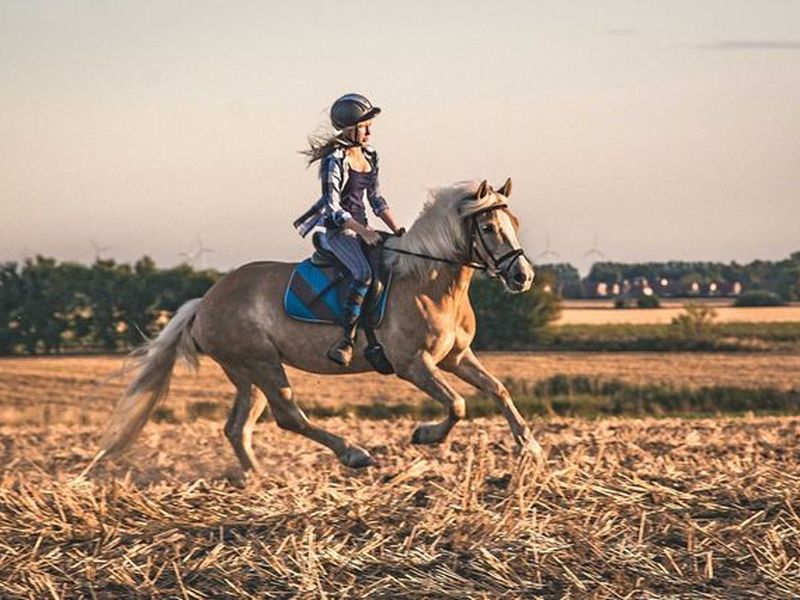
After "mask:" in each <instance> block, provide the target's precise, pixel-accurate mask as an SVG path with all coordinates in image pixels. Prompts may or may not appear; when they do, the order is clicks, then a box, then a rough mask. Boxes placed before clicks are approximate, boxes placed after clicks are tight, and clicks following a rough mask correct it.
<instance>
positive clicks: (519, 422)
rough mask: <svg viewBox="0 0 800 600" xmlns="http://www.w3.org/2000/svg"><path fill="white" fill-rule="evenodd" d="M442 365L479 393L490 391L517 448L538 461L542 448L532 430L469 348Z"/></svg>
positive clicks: (500, 384) (506, 393)
mask: <svg viewBox="0 0 800 600" xmlns="http://www.w3.org/2000/svg"><path fill="white" fill-rule="evenodd" d="M441 366H442V368H443V369H445V370H447V371H449V372H451V373H453V374H454V375H456V376H457V377H459V378H460V379H463V380H464V381H466V382H467V383H469V384H471V385H474V386H475V387H476V388H478V389H479V390H481V391H482V392H485V393H487V394H490V395H491V397H492V399H493V400H494V401H495V404H497V405H498V406H499V407H500V410H501V411H502V413H503V416H504V417H505V418H506V421H508V424H509V426H510V427H511V434H512V435H513V436H514V441H515V442H516V443H517V448H519V450H520V451H521V452H523V453H526V454H531V455H533V456H534V457H535V458H536V459H537V460H540V459H541V457H542V447H541V446H540V445H539V442H537V441H536V440H535V439H534V437H533V434H531V430H530V429H529V428H528V426H527V425H526V424H525V421H524V419H523V418H522V415H520V414H519V411H518V410H517V407H516V406H515V405H514V401H513V400H512V399H511V394H509V392H508V390H507V389H506V386H504V385H503V384H502V383H501V382H500V381H499V380H498V379H497V378H496V377H495V376H494V375H492V374H491V373H489V371H487V370H486V367H484V366H483V365H482V364H481V362H480V361H479V360H478V357H477V356H475V353H474V352H472V349H471V348H467V349H466V350H465V351H464V352H463V353H462V354H460V355H458V356H457V357H455V358H454V359H453V360H445V361H444V362H442V365H441Z"/></svg>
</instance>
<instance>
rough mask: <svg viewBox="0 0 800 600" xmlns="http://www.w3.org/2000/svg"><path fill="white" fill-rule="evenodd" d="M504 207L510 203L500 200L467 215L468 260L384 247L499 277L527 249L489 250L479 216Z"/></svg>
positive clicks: (399, 252)
mask: <svg viewBox="0 0 800 600" xmlns="http://www.w3.org/2000/svg"><path fill="white" fill-rule="evenodd" d="M504 208H508V204H506V203H505V202H499V203H497V204H492V205H491V206H487V207H485V208H481V209H480V210H477V211H475V212H474V213H472V214H470V215H469V216H468V217H467V218H468V219H469V220H470V222H469V238H470V245H469V257H468V259H467V260H452V259H450V258H441V257H437V256H431V255H430V254H424V253H422V252H411V251H410V250H402V249H400V248H389V247H387V246H384V247H383V249H384V250H388V251H389V252H396V253H397V254H406V255H408V256H416V257H417V258H424V259H426V260H433V261H436V262H443V263H446V264H449V265H456V266H459V267H469V268H470V269H475V270H477V271H486V273H487V274H488V275H489V276H491V277H497V276H498V275H501V274H503V272H504V271H505V270H506V269H508V268H509V267H510V266H511V265H512V264H513V262H514V259H516V258H517V257H519V256H524V255H525V251H524V250H523V249H522V248H514V249H512V250H509V251H508V252H506V253H505V254H503V255H502V256H499V257H495V256H494V255H493V254H492V253H491V251H490V250H489V246H488V245H487V244H486V240H485V239H484V237H483V232H482V231H481V228H480V226H479V225H478V217H479V216H481V215H484V214H486V213H489V212H494V211H496V210H501V209H504ZM479 243H480V246H482V247H483V252H484V253H485V254H486V256H487V257H488V260H487V259H486V258H484V257H482V256H481V253H480V251H479V250H478V244H479ZM503 263H507V264H506V266H505V267H503V266H502V265H503Z"/></svg>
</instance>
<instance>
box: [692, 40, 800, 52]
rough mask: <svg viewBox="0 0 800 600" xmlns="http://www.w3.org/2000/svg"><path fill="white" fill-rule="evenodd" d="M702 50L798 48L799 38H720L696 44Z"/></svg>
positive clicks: (799, 46)
mask: <svg viewBox="0 0 800 600" xmlns="http://www.w3.org/2000/svg"><path fill="white" fill-rule="evenodd" d="M697 48H702V49H703V50H800V40H722V41H719V42H713V43H711V44H697Z"/></svg>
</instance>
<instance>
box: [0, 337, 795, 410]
mask: <svg viewBox="0 0 800 600" xmlns="http://www.w3.org/2000/svg"><path fill="white" fill-rule="evenodd" d="M481 357H482V360H483V362H484V363H485V364H486V366H487V367H488V368H489V369H490V370H491V371H492V372H493V373H495V374H496V375H497V376H498V377H500V378H508V377H513V378H517V379H523V380H530V381H533V380H538V379H546V378H548V377H551V376H553V375H556V374H559V373H561V374H566V375H589V376H597V377H602V378H606V379H611V378H617V379H621V380H624V381H627V382H630V383H637V384H651V383H662V382H666V383H669V384H672V385H675V386H684V385H686V386H692V387H700V386H704V385H718V386H738V387H750V388H755V387H765V386H769V387H776V388H780V389H792V388H797V387H800V355H797V354H746V353H732V354H722V353H708V354H704V353H616V354H615V353H588V352H569V353H551V352H543V353H485V354H482V355H481ZM122 365H123V358H122V357H121V356H94V357H36V358H2V359H0V424H3V423H6V424H11V423H29V424H35V423H58V422H60V423H89V422H94V421H96V420H97V419H99V418H102V417H103V416H104V415H105V414H106V413H107V412H108V411H109V410H110V408H111V406H113V404H114V402H115V401H116V399H117V398H118V397H119V394H120V393H121V390H122V386H123V382H124V378H120V377H113V375H114V374H115V373H116V372H119V370H120V369H121V367H122ZM289 378H290V381H291V382H292V384H293V385H294V387H295V390H296V392H297V396H298V400H299V402H300V403H301V404H303V403H306V404H314V405H317V406H335V405H336V404H337V403H340V402H341V401H342V399H346V400H347V403H349V404H353V405H355V404H361V403H387V404H391V403H393V402H414V401H419V400H421V399H422V398H424V395H423V394H422V393H421V392H419V391H418V390H416V388H414V387H412V386H411V385H410V384H408V383H405V382H403V381H401V380H399V379H398V378H396V377H394V376H382V375H378V374H377V373H371V374H364V375H354V376H337V377H322V376H319V375H313V374H309V373H304V372H301V371H297V370H293V369H290V370H289ZM451 380H452V381H453V382H454V384H455V386H456V387H457V388H458V389H459V390H460V391H461V392H462V393H463V394H465V395H469V394H472V393H473V391H474V390H473V389H472V388H470V387H469V386H468V385H466V384H464V383H462V382H460V381H457V380H455V379H452V378H451ZM232 397H233V386H232V385H231V384H230V383H229V382H228V380H227V379H226V378H225V375H224V374H223V373H222V371H221V369H220V368H219V367H218V366H217V365H216V363H214V362H213V361H212V360H210V359H208V358H204V359H203V360H202V364H201V368H200V371H199V372H198V373H196V374H195V373H192V372H191V371H188V370H186V369H184V368H182V367H180V366H179V367H178V368H176V370H175V376H174V378H173V382H172V387H171V392H170V396H169V398H167V400H166V403H165V406H167V407H170V408H171V409H173V410H175V411H176V412H178V413H180V412H181V411H182V410H184V409H185V407H186V406H187V404H189V403H198V402H215V403H216V402H220V401H222V402H226V401H228V400H229V399H232Z"/></svg>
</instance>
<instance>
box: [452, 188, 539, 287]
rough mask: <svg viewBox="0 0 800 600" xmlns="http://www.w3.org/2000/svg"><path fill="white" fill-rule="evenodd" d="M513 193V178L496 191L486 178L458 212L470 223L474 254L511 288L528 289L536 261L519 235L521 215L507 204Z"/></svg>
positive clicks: (469, 230) (471, 249)
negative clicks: (531, 257) (528, 252)
mask: <svg viewBox="0 0 800 600" xmlns="http://www.w3.org/2000/svg"><path fill="white" fill-rule="evenodd" d="M510 195H511V179H507V180H506V182H505V183H504V184H503V186H502V187H501V188H500V189H499V190H497V191H495V190H493V189H492V187H491V186H490V185H489V184H488V183H487V182H486V181H485V180H484V181H483V182H482V183H481V184H480V185H479V186H478V190H477V192H476V193H475V196H474V197H471V198H468V199H467V200H465V201H464V202H463V203H462V206H461V207H460V210H459V212H460V213H461V215H462V217H463V218H464V219H465V221H466V223H467V226H468V232H469V237H470V240H469V243H470V252H471V254H472V256H473V257H474V258H475V259H477V261H478V262H480V263H482V264H484V265H486V267H487V270H488V271H489V273H490V274H492V275H496V276H498V277H499V278H500V279H501V280H502V282H503V285H505V287H506V289H508V290H509V291H510V292H525V291H527V290H529V289H530V287H531V284H532V283H533V276H534V273H533V265H532V264H531V263H530V261H529V260H528V258H527V257H526V256H525V253H524V251H523V250H522V248H521V247H520V244H519V240H518V239H517V228H518V227H519V219H517V217H516V216H515V215H514V214H513V213H512V212H511V211H510V210H509V208H508V197H509V196H510Z"/></svg>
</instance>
